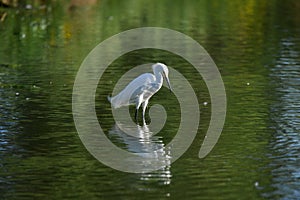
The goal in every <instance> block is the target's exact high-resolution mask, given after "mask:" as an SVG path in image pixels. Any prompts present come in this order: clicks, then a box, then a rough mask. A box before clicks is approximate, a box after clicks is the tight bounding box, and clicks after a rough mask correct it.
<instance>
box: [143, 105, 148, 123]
mask: <svg viewBox="0 0 300 200" xmlns="http://www.w3.org/2000/svg"><path fill="white" fill-rule="evenodd" d="M147 105H148V100H146V101H145V102H144V103H143V124H146V122H145V112H146V108H147Z"/></svg>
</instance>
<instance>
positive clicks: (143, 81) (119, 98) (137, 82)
mask: <svg viewBox="0 0 300 200" xmlns="http://www.w3.org/2000/svg"><path fill="white" fill-rule="evenodd" d="M154 81H155V76H154V75H153V74H151V73H145V74H142V75H140V76H138V77H137V78H136V79H134V80H132V81H131V82H130V83H129V84H128V85H127V86H126V87H125V88H124V89H123V90H122V91H121V92H120V93H119V94H118V95H116V96H114V97H112V98H111V104H112V105H113V107H115V108H119V107H121V106H127V105H130V104H135V101H134V100H135V97H136V96H137V95H140V94H141V93H142V91H143V90H144V87H147V85H148V84H150V83H152V82H154Z"/></svg>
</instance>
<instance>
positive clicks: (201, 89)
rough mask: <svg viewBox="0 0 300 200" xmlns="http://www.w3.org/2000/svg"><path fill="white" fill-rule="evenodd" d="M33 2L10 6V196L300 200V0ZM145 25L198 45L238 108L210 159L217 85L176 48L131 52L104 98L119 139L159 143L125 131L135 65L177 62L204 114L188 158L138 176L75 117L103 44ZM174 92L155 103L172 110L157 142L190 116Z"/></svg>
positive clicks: (1, 34) (113, 71)
mask: <svg viewBox="0 0 300 200" xmlns="http://www.w3.org/2000/svg"><path fill="white" fill-rule="evenodd" d="M26 2H27V3H26V4H24V5H20V6H19V7H18V8H0V14H1V18H2V19H3V20H2V21H1V22H0V38H1V39H0V199H42V198H46V199H84V198H85V199H108V198H112V199H141V198H143V199H152V198H153V199H154V198H155V199H165V198H171V199H186V198H191V199H263V198H267V199H298V198H300V170H299V169H300V160H299V159H300V156H299V155H300V135H299V134H300V104H299V99H300V95H299V94H300V37H299V35H300V27H299V24H300V14H299V9H300V3H299V1H296V0H294V1H293V0H288V1H275V0H271V1H258V0H257V1H255V0H247V1H194V2H189V3H186V2H181V1H163V2H161V1H139V2H137V1H121V2H120V1H99V2H97V1H95V2H94V1H84V2H86V3H85V4H81V5H78V4H79V3H78V2H80V1H77V4H76V3H74V4H73V5H71V3H69V2H60V1H53V2H48V3H47V4H45V5H44V4H43V3H42V2H43V1H41V2H40V1H26ZM73 2H75V1H73ZM4 15H5V16H4ZM2 16H4V17H2ZM142 26H159V27H166V28H170V29H174V30H177V31H180V32H182V33H184V34H186V35H189V36H190V37H192V38H194V39H195V40H197V41H198V42H199V43H200V44H201V45H202V46H203V47H204V48H205V49H206V50H207V51H208V53H209V54H210V55H211V56H212V58H213V59H214V61H215V62H216V64H217V66H218V68H219V70H220V73H221V75H222V78H223V81H224V84H225V87H226V93H227V101H228V102H227V103H228V109H227V117H226V122H225V126H224V129H223V132H222V135H221V137H220V139H219V141H218V143H217V145H216V146H215V147H214V149H213V151H212V152H211V153H210V154H209V155H208V156H207V157H205V158H204V159H199V158H198V152H199V148H200V146H201V143H202V141H203V138H204V135H205V133H206V131H207V128H208V125H209V119H210V114H211V112H210V97H209V93H208V90H207V88H206V85H205V82H204V81H203V80H202V79H201V77H198V76H197V75H196V73H195V70H194V69H193V68H192V67H191V65H190V64H189V63H187V62H186V61H185V60H183V59H182V58H180V57H178V56H174V55H172V54H171V53H168V52H164V51H159V50H151V49H150V50H149V49H148V50H140V51H135V52H131V53H128V54H126V55H123V56H122V57H120V58H119V59H117V60H116V61H115V62H113V63H112V64H111V66H110V67H109V68H108V70H107V72H105V74H104V76H103V79H101V80H100V82H99V88H100V89H99V88H98V90H97V94H96V96H97V99H96V110H97V116H98V119H99V123H100V124H101V126H102V127H103V130H104V132H105V133H106V134H107V137H108V138H110V139H111V140H112V141H113V142H114V143H115V144H116V145H118V146H119V147H121V148H124V149H128V150H130V151H135V149H136V146H132V145H143V142H144V143H147V144H148V143H149V141H140V142H139V141H133V143H131V142H128V141H130V140H128V139H126V138H122V136H120V135H122V133H120V130H119V129H118V128H116V127H115V122H114V120H113V118H112V115H111V110H110V107H109V104H107V100H106V95H107V94H109V93H111V90H112V89H113V84H115V83H116V81H117V80H118V79H119V78H120V76H121V75H122V74H124V73H125V72H126V71H127V70H129V69H131V67H133V66H136V65H140V64H144V63H149V62H157V61H161V62H165V63H167V64H168V65H170V66H172V67H174V68H175V69H176V70H178V71H180V72H181V73H182V74H184V75H185V76H186V77H188V79H189V81H190V83H191V85H192V86H193V88H194V90H195V92H196V94H197V97H198V101H199V106H200V110H201V121H200V128H199V130H198V134H197V136H196V139H195V140H194V142H193V144H192V146H191V147H190V148H189V149H188V151H187V152H186V153H185V154H184V155H183V156H182V157H181V158H180V159H179V160H177V161H176V162H175V163H173V164H171V165H167V166H166V167H165V168H163V169H161V170H158V171H156V172H153V173H144V174H130V173H125V172H120V171H117V170H114V169H111V168H109V167H107V166H105V165H103V164H101V163H100V162H98V161H97V160H96V159H95V158H94V157H93V156H92V155H90V154H89V153H88V151H87V150H86V149H85V147H84V145H83V144H82V142H81V140H80V139H79V137H78V134H77V131H76V129H75V125H74V121H73V116H72V89H73V83H74V79H75V76H76V73H77V70H78V69H79V67H80V64H81V62H82V61H83V59H84V58H85V57H86V56H87V54H88V53H89V52H90V51H91V50H92V49H93V48H94V47H95V46H96V45H97V44H98V43H100V42H101V41H103V40H104V39H106V38H108V37H110V36H112V35H114V34H116V33H119V32H121V31H124V30H128V29H131V28H137V27H142ZM166 94H169V92H168V90H167V89H166V88H163V89H162V90H161V91H160V92H159V93H157V94H156V95H155V96H154V97H153V99H152V100H151V101H150V104H151V105H154V104H157V103H158V104H161V105H163V106H165V109H166V111H167V113H168V120H167V123H166V125H165V127H164V129H163V130H162V132H161V133H159V134H158V135H156V136H155V137H154V138H152V140H151V141H152V143H153V144H156V145H161V146H165V145H166V144H167V143H168V142H170V141H171V140H172V138H173V137H174V136H175V134H176V132H177V129H178V123H179V118H180V112H179V111H178V108H177V107H178V102H177V101H176V98H175V97H174V96H172V94H170V95H166ZM203 102H208V105H206V106H204V105H203ZM151 105H150V106H151ZM132 111H133V112H134V109H132ZM150 143H151V142H150ZM152 143H151V144H152ZM166 150H167V149H166Z"/></svg>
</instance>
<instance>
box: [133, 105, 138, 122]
mask: <svg viewBox="0 0 300 200" xmlns="http://www.w3.org/2000/svg"><path fill="white" fill-rule="evenodd" d="M138 113H139V109H138V108H136V109H135V114H134V119H135V121H136V122H138Z"/></svg>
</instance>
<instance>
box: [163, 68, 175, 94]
mask: <svg viewBox="0 0 300 200" xmlns="http://www.w3.org/2000/svg"><path fill="white" fill-rule="evenodd" d="M162 74H163V77H164V78H165V80H166V82H167V84H168V87H169V89H170V92H173V89H172V87H171V84H170V80H169V77H167V76H166V74H165V73H164V72H163V73H162Z"/></svg>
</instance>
